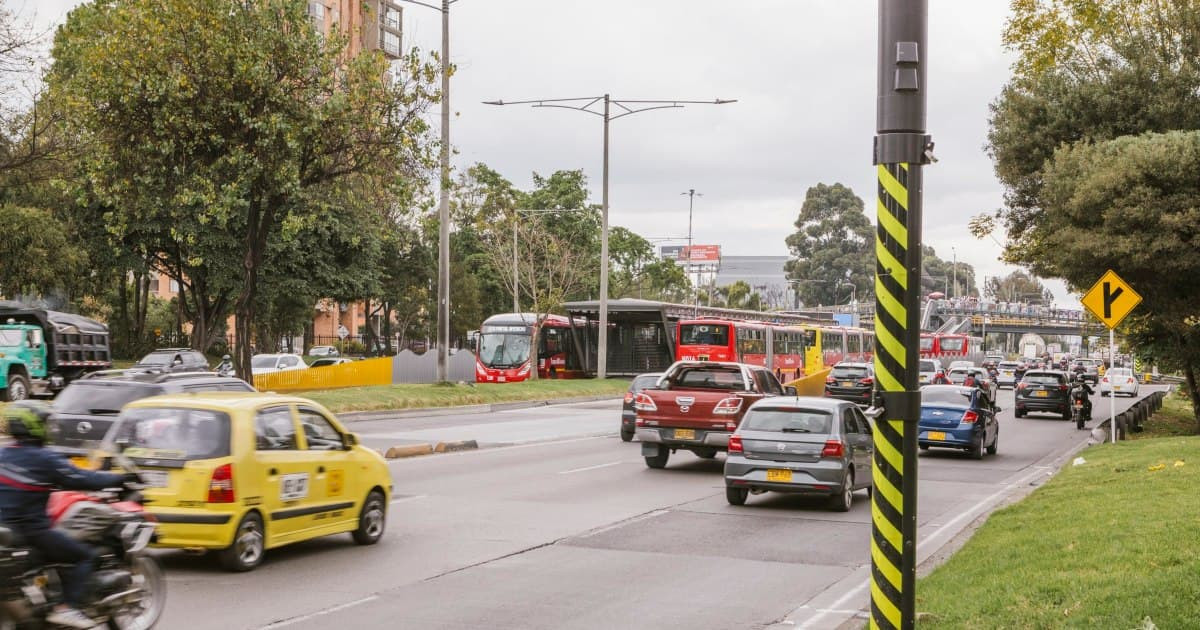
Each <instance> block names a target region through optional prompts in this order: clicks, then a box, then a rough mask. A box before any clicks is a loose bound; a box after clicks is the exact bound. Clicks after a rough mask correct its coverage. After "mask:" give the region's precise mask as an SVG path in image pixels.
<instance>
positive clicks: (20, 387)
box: [0, 374, 29, 402]
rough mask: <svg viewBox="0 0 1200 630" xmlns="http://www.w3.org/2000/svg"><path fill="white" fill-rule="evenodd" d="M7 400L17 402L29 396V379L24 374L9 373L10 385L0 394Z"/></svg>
mask: <svg viewBox="0 0 1200 630" xmlns="http://www.w3.org/2000/svg"><path fill="white" fill-rule="evenodd" d="M0 397H2V398H3V399H4V401H5V402H16V401H18V400H25V399H26V398H29V379H27V378H25V375H24V374H9V375H8V387H7V388H6V389H5V390H4V392H3V395H2V396H0Z"/></svg>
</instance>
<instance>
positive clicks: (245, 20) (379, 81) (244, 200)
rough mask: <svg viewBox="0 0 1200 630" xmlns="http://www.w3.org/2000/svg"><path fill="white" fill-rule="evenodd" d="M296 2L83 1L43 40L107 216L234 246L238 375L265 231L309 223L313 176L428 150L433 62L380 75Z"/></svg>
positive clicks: (383, 167)
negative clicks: (50, 41)
mask: <svg viewBox="0 0 1200 630" xmlns="http://www.w3.org/2000/svg"><path fill="white" fill-rule="evenodd" d="M305 9H306V6H305V3H302V2H292V1H289V0H256V1H254V2H238V3H230V2H228V1H227V0H137V1H134V0H115V1H113V2H106V3H94V4H87V5H83V6H81V7H79V8H78V9H76V10H74V11H72V12H71V14H70V15H69V16H68V18H67V22H66V24H65V25H63V27H62V28H61V29H60V30H59V31H58V34H57V36H56V38H55V43H54V49H53V55H54V65H53V67H52V69H51V72H50V75H49V82H50V85H51V89H52V92H53V94H54V96H55V98H56V99H58V102H60V103H62V104H63V107H64V111H65V112H66V114H67V115H66V116H64V119H65V121H66V125H67V129H68V131H69V133H70V134H71V136H72V137H77V138H80V139H81V140H82V141H83V142H84V143H85V144H86V146H87V147H88V149H89V151H88V152H87V154H86V155H83V156H81V159H80V164H79V166H80V168H81V170H82V172H83V174H84V175H85V181H87V182H88V183H89V184H90V185H91V188H90V190H89V191H88V192H89V193H90V194H92V195H94V196H95V198H96V199H97V200H98V201H99V202H100V203H101V204H102V205H104V206H106V207H108V208H111V216H110V221H109V224H110V225H111V226H113V227H112V228H110V229H115V230H117V231H119V232H124V231H127V230H136V229H140V227H141V226H144V225H151V226H155V227H156V228H159V229H162V228H167V229H169V230H170V232H171V235H172V236H173V237H174V238H175V240H177V241H179V242H182V243H187V244H189V245H190V244H191V243H192V241H194V240H197V239H199V238H201V235H202V233H203V234H215V235H218V236H220V237H223V238H224V239H225V241H227V242H228V243H232V244H233V245H234V246H235V247H236V255H235V256H233V257H232V260H233V261H234V262H235V264H236V266H237V277H236V285H237V291H236V298H235V300H234V311H235V314H236V315H237V323H236V326H235V334H236V344H237V349H238V364H239V365H238V367H239V373H242V374H247V375H249V374H250V357H251V347H250V342H251V338H252V331H253V328H254V326H255V318H256V311H257V306H258V305H259V300H258V294H259V291H260V281H261V280H262V277H263V276H262V272H263V269H264V267H265V265H266V261H265V258H266V256H267V255H268V250H269V248H270V244H271V243H272V241H273V240H274V239H277V238H285V239H286V238H288V237H290V236H291V235H292V234H294V233H295V232H297V231H298V230H300V229H302V228H303V227H304V226H305V225H306V224H309V223H311V222H312V220H313V218H312V217H313V214H314V213H313V208H315V207H316V208H320V207H322V206H323V204H324V203H325V199H326V196H327V188H328V187H330V186H336V185H338V184H340V183H342V182H344V181H346V180H348V179H350V178H353V177H356V176H361V177H366V178H368V179H371V180H372V181H387V182H388V183H389V184H394V185H396V186H401V187H402V186H404V185H405V178H403V177H393V178H392V179H390V180H383V179H382V178H383V177H384V176H385V175H386V174H393V175H394V174H401V175H404V174H411V173H414V172H416V171H418V170H419V169H420V168H423V167H425V166H427V165H428V164H429V162H430V157H431V155H430V146H431V145H430V142H429V140H428V125H427V123H426V122H425V120H424V119H423V118H422V113H423V112H424V110H425V109H426V108H427V106H428V105H429V104H430V103H431V102H433V101H434V100H435V99H436V98H437V95H436V93H434V92H432V91H431V88H430V86H431V85H432V82H433V81H432V80H433V78H434V76H435V70H434V69H433V67H432V66H430V65H429V64H427V63H422V62H421V61H420V60H419V59H417V58H416V57H415V56H410V57H409V58H407V59H406V60H405V68H404V72H403V73H400V75H401V76H403V77H405V79H404V80H398V81H390V82H389V80H388V79H387V78H386V76H387V73H386V65H387V64H386V61H385V60H384V59H383V57H382V55H381V54H378V53H364V54H361V55H358V56H356V57H354V58H353V59H347V58H346V55H345V43H346V42H345V40H344V38H342V37H340V36H337V35H334V36H331V37H328V38H326V37H323V36H322V35H321V34H320V33H317V32H316V30H315V29H313V28H312V26H311V22H310V21H309V18H308V16H307V15H306V12H305ZM393 76H395V75H393ZM398 180H399V181H398ZM193 226H202V228H203V229H195V228H194V227H193ZM211 254H212V253H211V252H207V251H205V252H198V253H195V254H193V256H197V257H200V258H204V259H210V258H211V257H212V256H211Z"/></svg>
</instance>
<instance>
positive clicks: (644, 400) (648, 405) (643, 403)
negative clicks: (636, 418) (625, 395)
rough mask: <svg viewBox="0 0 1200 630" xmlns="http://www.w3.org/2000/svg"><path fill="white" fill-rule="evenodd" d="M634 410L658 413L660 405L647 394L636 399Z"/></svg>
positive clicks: (641, 394) (634, 400)
mask: <svg viewBox="0 0 1200 630" xmlns="http://www.w3.org/2000/svg"><path fill="white" fill-rule="evenodd" d="M633 408H634V409H636V410H638V411H658V405H656V404H654V399H653V398H651V397H650V394H647V393H645V392H642V393H640V394H638V395H637V396H636V397H634V399H633Z"/></svg>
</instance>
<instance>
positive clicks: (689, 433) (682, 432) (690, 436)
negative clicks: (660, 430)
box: [675, 429, 696, 440]
mask: <svg viewBox="0 0 1200 630" xmlns="http://www.w3.org/2000/svg"><path fill="white" fill-rule="evenodd" d="M675 439H676V440H694V439H696V431H695V430H694V429H675Z"/></svg>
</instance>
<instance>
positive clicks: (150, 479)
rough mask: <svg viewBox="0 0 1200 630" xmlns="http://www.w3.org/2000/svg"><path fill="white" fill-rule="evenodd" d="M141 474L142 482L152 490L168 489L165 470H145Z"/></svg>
mask: <svg viewBox="0 0 1200 630" xmlns="http://www.w3.org/2000/svg"><path fill="white" fill-rule="evenodd" d="M139 474H141V476H142V482H144V483H145V484H146V485H147V486H149V487H151V488H166V487H167V471H165V470H143V471H142V472H141V473H139Z"/></svg>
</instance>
